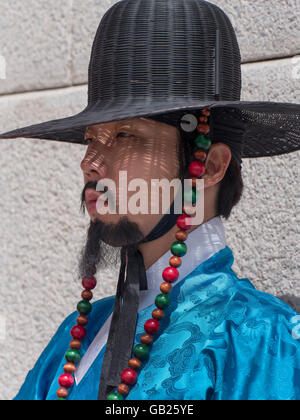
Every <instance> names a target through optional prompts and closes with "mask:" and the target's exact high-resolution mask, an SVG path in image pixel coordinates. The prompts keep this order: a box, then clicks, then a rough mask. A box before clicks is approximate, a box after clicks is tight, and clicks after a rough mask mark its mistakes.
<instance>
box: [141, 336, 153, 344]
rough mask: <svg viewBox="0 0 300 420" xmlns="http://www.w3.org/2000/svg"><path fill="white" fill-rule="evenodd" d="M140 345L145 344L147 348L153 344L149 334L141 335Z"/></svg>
mask: <svg viewBox="0 0 300 420" xmlns="http://www.w3.org/2000/svg"><path fill="white" fill-rule="evenodd" d="M141 343H143V344H147V346H150V345H151V344H152V343H153V337H152V335H150V334H143V335H142V336H141Z"/></svg>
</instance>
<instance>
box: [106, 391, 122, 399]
mask: <svg viewBox="0 0 300 420" xmlns="http://www.w3.org/2000/svg"><path fill="white" fill-rule="evenodd" d="M107 399H108V400H110V401H117V400H124V397H123V395H121V394H119V393H118V392H112V393H111V394H109V395H108V397H107Z"/></svg>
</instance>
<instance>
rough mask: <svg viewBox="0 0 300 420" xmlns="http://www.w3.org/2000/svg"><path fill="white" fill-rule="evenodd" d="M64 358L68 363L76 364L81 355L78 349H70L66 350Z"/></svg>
mask: <svg viewBox="0 0 300 420" xmlns="http://www.w3.org/2000/svg"><path fill="white" fill-rule="evenodd" d="M66 360H67V362H69V363H74V364H75V365H77V363H79V362H80V360H81V356H80V353H79V351H78V350H75V349H70V350H68V351H67V352H66Z"/></svg>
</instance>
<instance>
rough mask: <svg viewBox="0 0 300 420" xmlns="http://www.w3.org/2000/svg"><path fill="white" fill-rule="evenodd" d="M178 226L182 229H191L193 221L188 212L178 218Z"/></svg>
mask: <svg viewBox="0 0 300 420" xmlns="http://www.w3.org/2000/svg"><path fill="white" fill-rule="evenodd" d="M177 226H178V227H179V229H182V230H189V229H191V227H192V226H193V225H192V222H191V216H189V215H187V214H181V215H180V216H179V217H178V219H177Z"/></svg>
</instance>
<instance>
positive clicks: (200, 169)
mask: <svg viewBox="0 0 300 420" xmlns="http://www.w3.org/2000/svg"><path fill="white" fill-rule="evenodd" d="M189 173H190V174H191V175H192V176H195V177H197V178H200V177H201V176H202V175H204V173H205V164H204V163H203V162H201V161H200V160H194V161H193V162H191V164H190V166H189Z"/></svg>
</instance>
